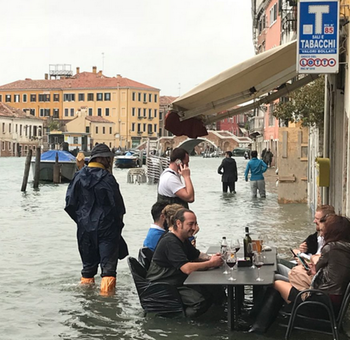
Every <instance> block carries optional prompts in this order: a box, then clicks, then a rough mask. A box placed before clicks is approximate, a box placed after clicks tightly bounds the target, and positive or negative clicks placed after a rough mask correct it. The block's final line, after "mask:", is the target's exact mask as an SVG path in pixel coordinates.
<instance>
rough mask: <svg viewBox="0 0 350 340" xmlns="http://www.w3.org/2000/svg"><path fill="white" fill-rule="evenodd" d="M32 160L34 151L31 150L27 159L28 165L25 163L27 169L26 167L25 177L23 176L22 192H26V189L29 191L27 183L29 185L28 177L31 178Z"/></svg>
mask: <svg viewBox="0 0 350 340" xmlns="http://www.w3.org/2000/svg"><path fill="white" fill-rule="evenodd" d="M31 160H32V150H31V149H30V150H29V151H28V154H27V157H26V163H25V167H24V175H23V181H22V188H21V191H26V189H27V183H28V176H29V170H30V162H31Z"/></svg>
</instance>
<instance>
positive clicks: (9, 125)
mask: <svg viewBox="0 0 350 340" xmlns="http://www.w3.org/2000/svg"><path fill="white" fill-rule="evenodd" d="M9 132H10V133H11V123H10V124H9Z"/></svg>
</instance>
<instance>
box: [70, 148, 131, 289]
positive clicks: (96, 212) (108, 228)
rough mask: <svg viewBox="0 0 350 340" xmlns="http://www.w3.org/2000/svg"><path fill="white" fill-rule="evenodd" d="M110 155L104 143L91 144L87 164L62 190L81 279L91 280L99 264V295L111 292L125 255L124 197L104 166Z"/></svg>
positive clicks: (109, 164) (107, 163) (84, 281)
mask: <svg viewBox="0 0 350 340" xmlns="http://www.w3.org/2000/svg"><path fill="white" fill-rule="evenodd" d="M113 156H114V155H113V153H112V152H111V151H110V149H109V148H108V146H106V145H105V144H97V145H95V147H94V148H93V150H92V152H91V157H90V160H89V164H88V166H85V167H83V168H82V169H81V170H80V171H79V172H77V173H76V175H75V176H74V178H73V180H72V182H71V183H70V184H69V186H68V189H67V194H66V207H65V211H66V212H67V213H68V214H69V216H70V217H71V218H72V219H73V220H74V221H75V222H76V224H77V239H78V247H79V253H80V257H81V260H82V262H83V270H82V271H81V274H82V278H81V283H82V284H92V283H94V276H95V275H96V274H97V269H98V265H100V267H101V277H102V281H101V294H102V295H111V294H113V293H114V291H115V285H116V270H117V264H118V259H123V258H124V257H125V256H127V255H128V249H127V245H126V243H125V241H124V239H123V237H122V236H121V233H122V229H123V226H124V223H123V215H124V214H125V206H124V201H123V197H122V195H121V193H120V191H119V185H118V183H117V182H116V180H115V177H114V176H113V174H111V173H110V172H109V171H108V170H107V169H110V166H111V162H112V161H113Z"/></svg>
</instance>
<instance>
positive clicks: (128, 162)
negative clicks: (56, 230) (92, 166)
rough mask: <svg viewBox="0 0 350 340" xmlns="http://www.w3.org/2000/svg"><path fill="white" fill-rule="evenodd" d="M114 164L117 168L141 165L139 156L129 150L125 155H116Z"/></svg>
mask: <svg viewBox="0 0 350 340" xmlns="http://www.w3.org/2000/svg"><path fill="white" fill-rule="evenodd" d="M114 164H115V166H116V167H117V168H123V169H127V168H136V167H138V166H139V157H138V156H137V155H135V154H132V153H131V152H127V153H126V154H125V155H122V156H116V157H115V163H114Z"/></svg>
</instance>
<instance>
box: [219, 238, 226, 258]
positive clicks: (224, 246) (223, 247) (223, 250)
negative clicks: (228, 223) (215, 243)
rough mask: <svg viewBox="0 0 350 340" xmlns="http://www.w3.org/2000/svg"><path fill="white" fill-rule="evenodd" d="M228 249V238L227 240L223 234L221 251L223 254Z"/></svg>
mask: <svg viewBox="0 0 350 340" xmlns="http://www.w3.org/2000/svg"><path fill="white" fill-rule="evenodd" d="M226 251H227V240H226V237H225V236H223V237H222V240H221V247H220V252H221V254H224V253H225V252H226Z"/></svg>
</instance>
